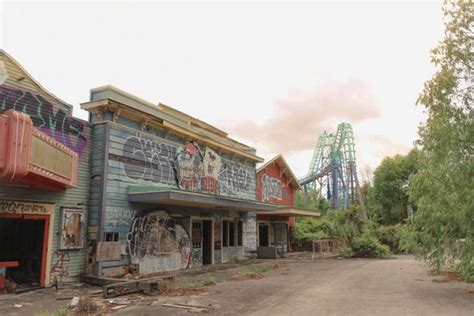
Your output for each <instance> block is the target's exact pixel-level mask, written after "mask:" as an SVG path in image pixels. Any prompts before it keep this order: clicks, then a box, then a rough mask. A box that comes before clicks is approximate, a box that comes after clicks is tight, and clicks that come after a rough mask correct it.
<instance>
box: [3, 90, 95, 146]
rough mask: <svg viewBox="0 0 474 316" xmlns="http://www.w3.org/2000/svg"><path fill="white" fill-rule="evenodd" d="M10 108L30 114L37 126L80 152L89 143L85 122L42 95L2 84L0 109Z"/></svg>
mask: <svg viewBox="0 0 474 316" xmlns="http://www.w3.org/2000/svg"><path fill="white" fill-rule="evenodd" d="M9 109H13V110H15V111H19V112H23V113H26V114H28V115H29V116H30V118H31V120H32V121H33V125H34V126H35V127H37V128H39V129H40V130H41V131H43V132H45V133H46V134H48V135H49V136H51V137H53V138H54V139H56V140H57V141H59V142H61V143H63V144H64V145H66V146H68V147H69V148H71V149H72V150H74V151H75V152H77V153H78V154H82V152H83V151H84V149H85V147H86V144H87V139H86V138H85V136H84V135H83V133H84V124H83V123H82V122H81V121H79V120H77V119H75V118H73V117H71V116H69V115H68V114H67V113H66V112H65V111H63V110H62V109H60V108H58V107H55V106H54V105H53V104H51V103H50V102H49V101H47V100H46V99H45V98H43V97H42V96H41V95H39V94H35V93H33V92H30V91H26V90H20V89H16V88H13V87H7V86H6V85H0V111H1V112H3V111H6V110H9Z"/></svg>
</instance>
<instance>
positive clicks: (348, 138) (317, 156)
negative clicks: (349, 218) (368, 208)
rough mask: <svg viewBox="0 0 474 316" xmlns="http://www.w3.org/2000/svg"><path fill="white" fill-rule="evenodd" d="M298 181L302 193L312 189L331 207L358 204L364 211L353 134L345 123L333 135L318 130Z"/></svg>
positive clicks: (345, 206) (349, 126) (343, 207)
mask: <svg viewBox="0 0 474 316" xmlns="http://www.w3.org/2000/svg"><path fill="white" fill-rule="evenodd" d="M298 182H299V184H300V185H301V186H302V187H303V192H304V193H305V194H308V193H309V192H310V191H314V190H316V191H317V192H318V193H319V194H320V195H321V196H324V197H326V198H327V199H328V201H329V204H330V206H331V208H333V209H339V210H342V209H347V208H349V207H350V206H351V205H360V206H361V207H362V209H363V210H365V206H364V202H363V200H362V194H361V191H360V186H359V180H358V178H357V167H356V156H355V148H354V134H353V132H352V126H351V125H350V124H349V123H340V124H339V125H338V127H337V132H336V134H332V133H328V132H326V131H324V132H323V133H322V135H321V136H320V137H319V141H318V144H317V146H316V148H315V149H314V153H313V158H312V159H311V164H310V166H309V170H308V173H307V174H306V176H304V177H303V178H301V179H299V180H298Z"/></svg>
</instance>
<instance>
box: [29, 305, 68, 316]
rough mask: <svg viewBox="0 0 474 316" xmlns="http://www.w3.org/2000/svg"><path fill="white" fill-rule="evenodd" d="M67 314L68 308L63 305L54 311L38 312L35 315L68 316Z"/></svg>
mask: <svg viewBox="0 0 474 316" xmlns="http://www.w3.org/2000/svg"><path fill="white" fill-rule="evenodd" d="M66 315H67V308H66V307H61V308H58V309H55V310H52V311H44V312H39V313H36V314H35V316H66Z"/></svg>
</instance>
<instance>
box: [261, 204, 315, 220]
mask: <svg viewBox="0 0 474 316" xmlns="http://www.w3.org/2000/svg"><path fill="white" fill-rule="evenodd" d="M257 214H258V215H279V216H301V217H320V216H321V213H320V212H317V211H313V210H307V209H303V208H297V207H287V206H285V207H281V206H280V207H278V208H277V209H276V210H274V211H266V210H260V211H257Z"/></svg>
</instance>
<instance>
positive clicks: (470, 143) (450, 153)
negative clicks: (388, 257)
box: [410, 1, 474, 281]
mask: <svg viewBox="0 0 474 316" xmlns="http://www.w3.org/2000/svg"><path fill="white" fill-rule="evenodd" d="M443 10H444V14H445V38H444V39H443V40H442V41H441V42H440V43H439V45H438V46H437V47H436V48H435V49H434V50H433V51H432V55H431V56H432V58H431V59H432V62H433V63H434V64H435V66H436V73H435V74H434V76H433V78H432V79H431V80H429V81H428V82H426V83H425V85H424V89H423V92H422V94H421V95H420V97H419V99H418V103H419V104H421V105H423V106H424V107H425V109H426V111H427V114H428V119H427V121H426V123H425V124H424V125H423V126H422V127H420V129H419V135H420V141H419V143H420V145H421V146H422V151H421V170H420V171H419V172H418V173H417V174H416V175H415V176H414V177H413V179H412V181H411V183H410V196H411V199H412V200H413V201H415V202H416V204H417V206H418V210H417V212H416V214H415V221H414V225H413V232H414V235H415V238H416V243H417V246H419V247H420V248H421V251H422V254H423V256H424V258H425V259H427V260H428V261H429V262H430V263H431V265H432V266H433V267H434V268H435V269H437V270H439V269H440V268H441V267H442V265H443V264H445V263H455V264H457V265H458V267H459V270H460V272H461V273H463V275H464V277H465V279H466V280H468V281H474V263H473V254H474V183H473V179H474V166H473V154H474V126H473V116H474V115H473V112H472V105H473V94H474V93H473V92H474V91H473V89H474V88H473V86H474V82H473V78H474V76H473V63H474V51H473V45H474V2H473V1H447V2H445V4H444V7H443Z"/></svg>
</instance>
